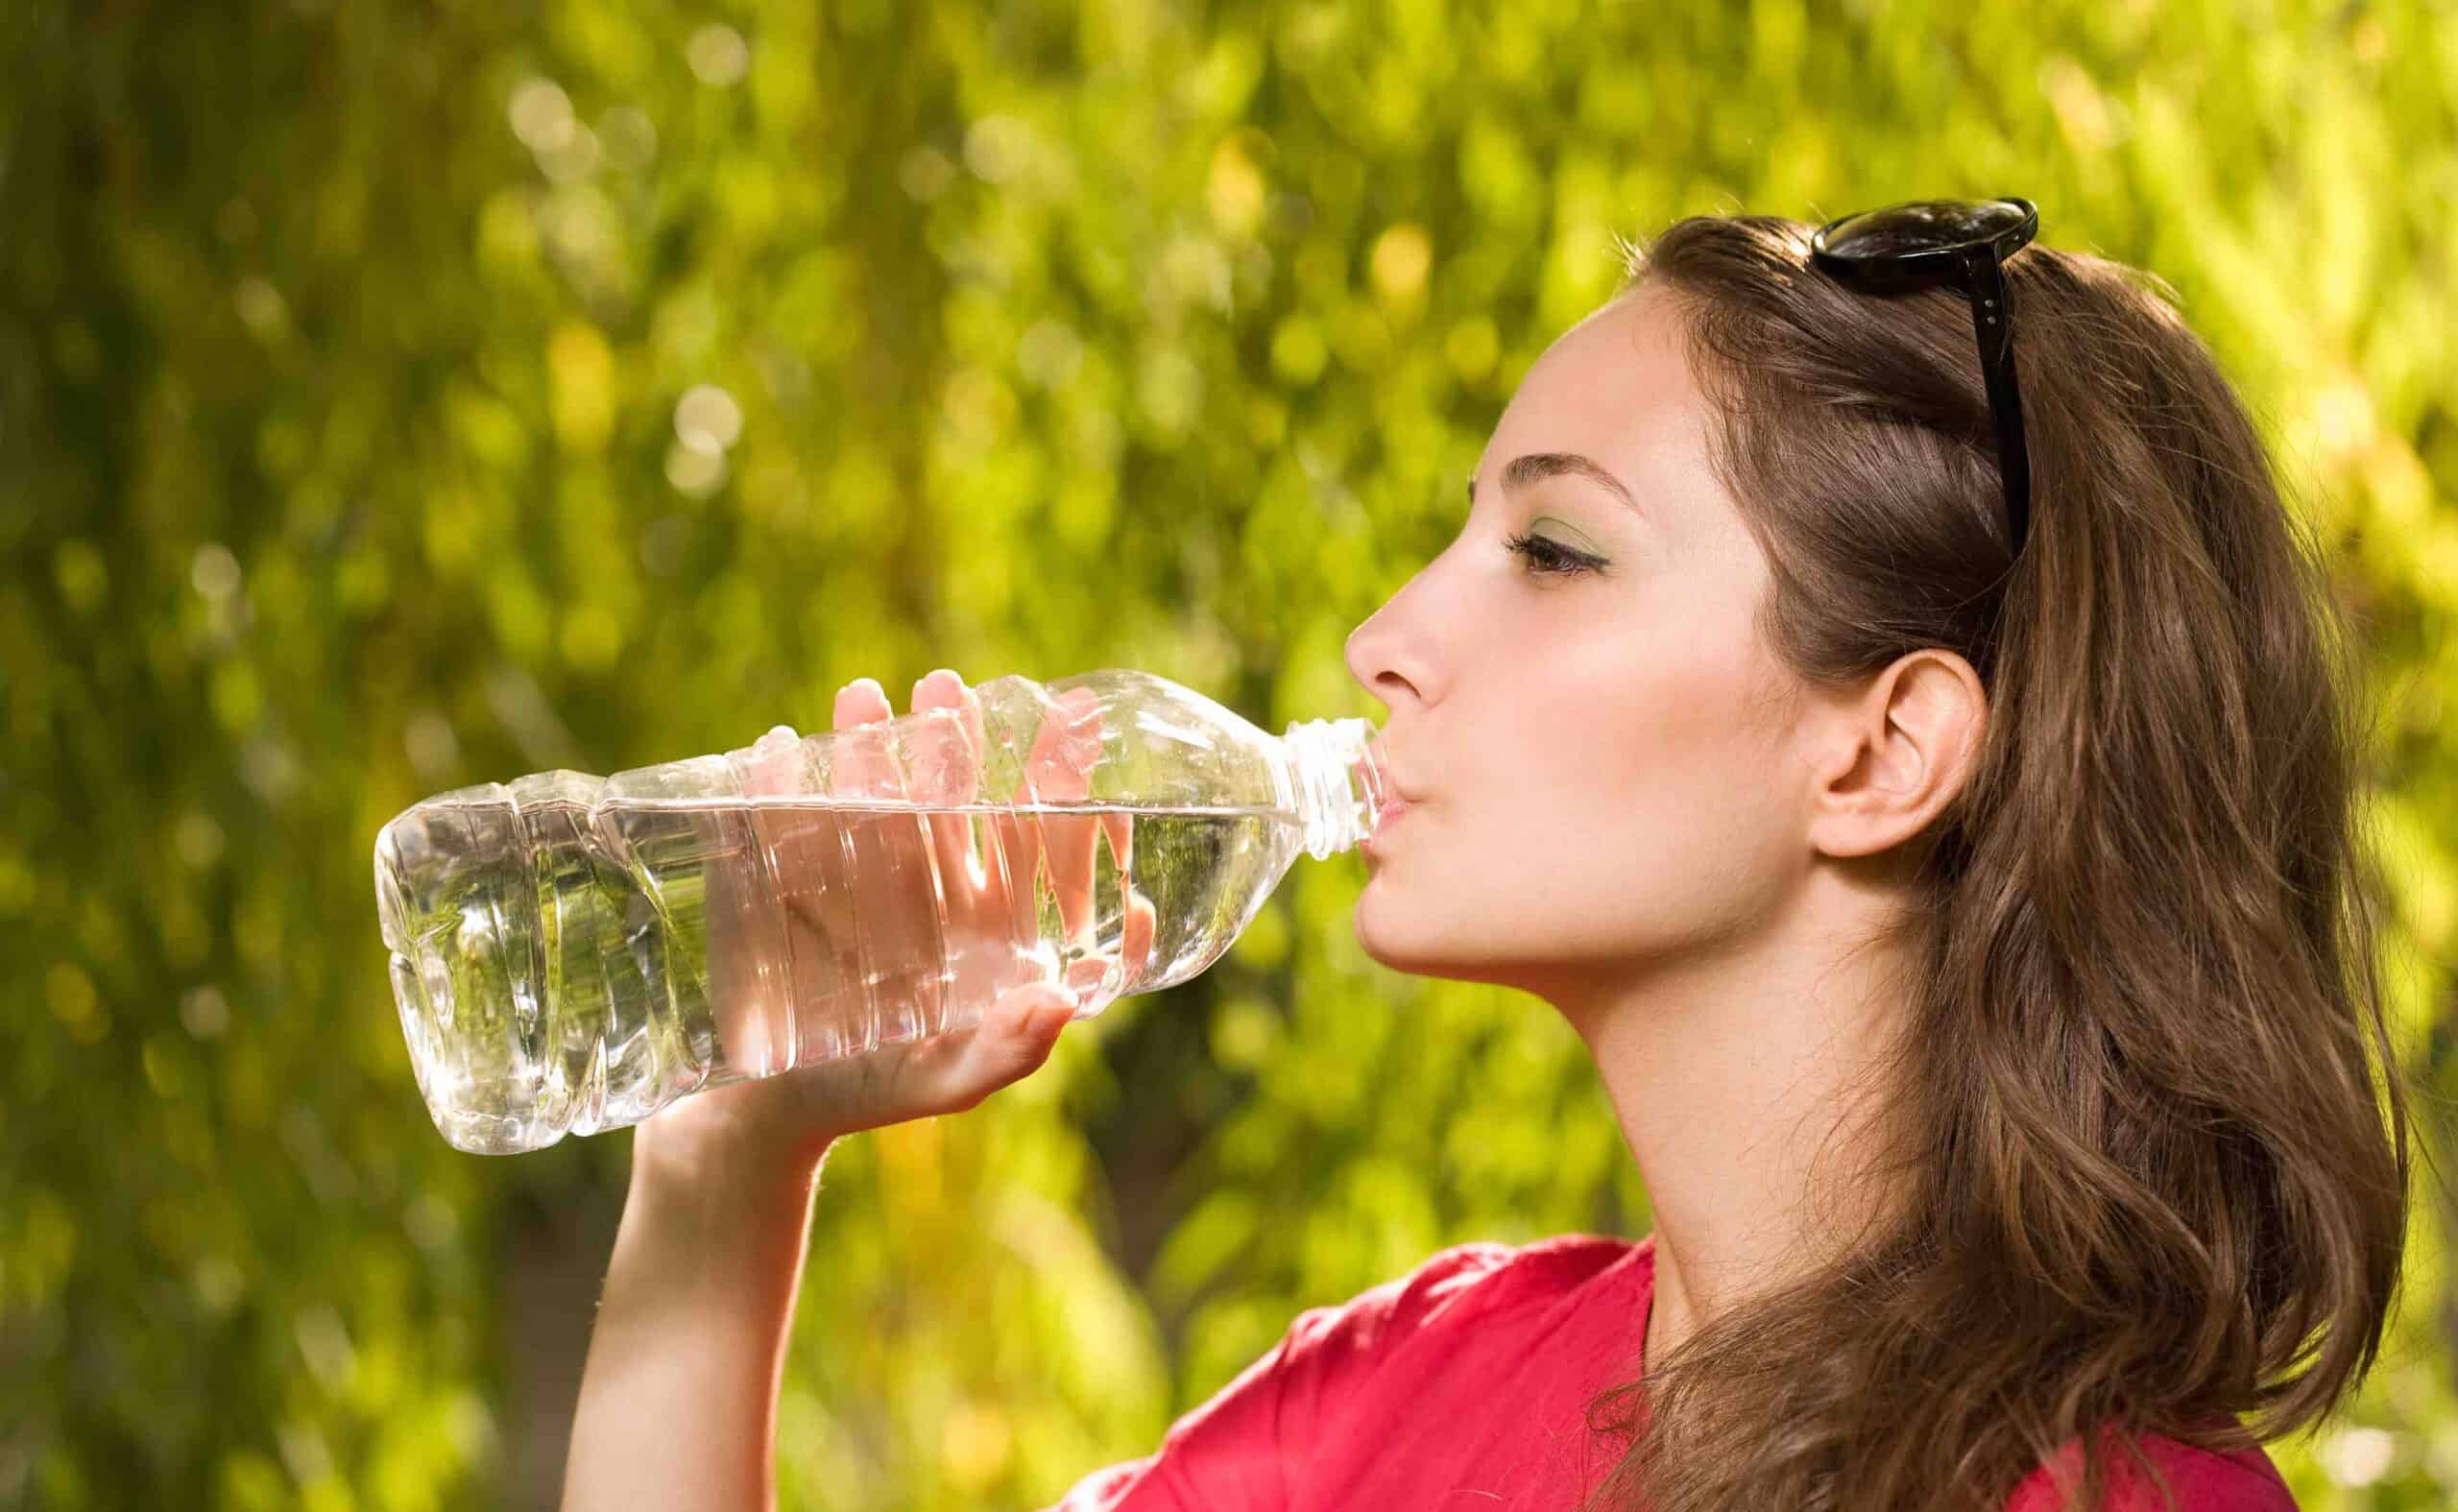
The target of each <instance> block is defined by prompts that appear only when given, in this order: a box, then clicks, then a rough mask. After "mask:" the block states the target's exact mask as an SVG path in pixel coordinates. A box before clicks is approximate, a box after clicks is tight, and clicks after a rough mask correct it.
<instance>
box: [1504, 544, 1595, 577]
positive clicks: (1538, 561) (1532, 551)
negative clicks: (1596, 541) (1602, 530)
mask: <svg viewBox="0 0 2458 1512" xmlns="http://www.w3.org/2000/svg"><path fill="white" fill-rule="evenodd" d="M1502 545H1503V549H1504V550H1505V551H1512V552H1517V553H1518V554H1519V555H1520V556H1523V557H1526V558H1527V559H1528V570H1529V571H1530V572H1543V573H1549V574H1559V575H1564V576H1568V575H1572V574H1576V573H1580V572H1593V571H1595V570H1596V569H1597V568H1599V567H1601V566H1603V565H1604V563H1603V559H1601V558H1598V557H1591V556H1589V555H1588V554H1587V553H1586V552H1584V551H1574V550H1572V549H1571V548H1569V547H1568V546H1565V545H1562V544H1561V543H1559V542H1558V541H1552V540H1546V539H1545V538H1544V537H1542V536H1518V535H1512V536H1506V537H1504V538H1503V542H1502Z"/></svg>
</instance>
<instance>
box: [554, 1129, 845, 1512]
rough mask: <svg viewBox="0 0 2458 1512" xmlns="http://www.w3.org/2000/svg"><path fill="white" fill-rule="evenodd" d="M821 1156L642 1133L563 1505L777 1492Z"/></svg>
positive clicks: (705, 1501)
mask: <svg viewBox="0 0 2458 1512" xmlns="http://www.w3.org/2000/svg"><path fill="white" fill-rule="evenodd" d="M819 1165H820V1161H819V1160H818V1159H813V1160H810V1161H808V1162H804V1163H773V1162H771V1163H761V1162H742V1161H733V1160H725V1159H712V1158H709V1157H707V1156H705V1155H703V1154H701V1153H699V1152H696V1151H691V1150H688V1149H687V1148H678V1147H677V1146H676V1144H675V1142H673V1141H669V1142H667V1143H664V1144H660V1143H659V1142H658V1141H657V1140H656V1139H655V1137H654V1136H653V1135H652V1134H651V1133H650V1132H649V1131H648V1129H647V1126H646V1125H642V1126H640V1127H639V1128H638V1129H636V1130H635V1132H634V1143H633V1158H632V1181H631V1189H630V1191H629V1193H628V1195H627V1196H626V1197H625V1199H624V1205H623V1218H622V1224H621V1227H620V1228H619V1229H618V1230H617V1232H616V1234H615V1237H614V1259H613V1261H612V1263H611V1264H610V1265H609V1267H608V1270H607V1275H606V1290H605V1294H604V1296H603V1298H602V1299H601V1300H600V1302H599V1304H598V1309H597V1320H596V1324H595V1327H594V1329H593V1331H592V1332H591V1334H590V1344H589V1359H588V1363H587V1364H586V1365H585V1366H584V1367H583V1371H582V1375H581V1385H580V1401H579V1405H578V1408H577V1410H576V1412H575V1413H574V1416H573V1420H572V1437H571V1448H570V1452H569V1455H568V1457H567V1459H566V1464H565V1471H564V1503H563V1504H564V1506H565V1508H566V1512H593V1509H597V1508H609V1507H632V1506H655V1507H671V1508H697V1507H708V1508H726V1509H729V1512H731V1509H735V1508H743V1507H764V1506H769V1505H772V1504H773V1503H774V1500H775V1488H776V1475H775V1453H776V1442H775V1428H776V1407H777V1387H778V1381H779V1378H780V1376H781V1375H782V1373H783V1368H784V1357H785V1340H786V1335H787V1333H788V1332H789V1330H790V1327H791V1324H792V1322H793V1312H794V1293H795V1288H796V1285H797V1284H798V1282H799V1280H800V1277H801V1274H802V1266H803V1255H804V1248H805V1244H806V1242H807V1237H808V1234H809V1228H810V1211H811V1201H812V1194H813V1193H814V1192H815V1191H816V1190H817V1189H818V1186H819Z"/></svg>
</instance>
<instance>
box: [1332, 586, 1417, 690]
mask: <svg viewBox="0 0 2458 1512" xmlns="http://www.w3.org/2000/svg"><path fill="white" fill-rule="evenodd" d="M1407 597H1408V592H1407V590H1406V589H1402V590H1401V591H1400V592H1399V593H1397V594H1394V595H1393V596H1392V598H1391V599H1390V601H1389V602H1388V603H1386V604H1385V605H1384V606H1383V607H1382V608H1381V609H1378V610H1376V611H1375V612H1373V613H1371V614H1368V615H1367V616H1365V619H1364V621H1363V622H1362V624H1360V625H1359V626H1358V627H1357V628H1356V629H1355V630H1352V631H1350V632H1349V634H1348V640H1347V642H1346V643H1345V645H1344V646H1343V647H1342V655H1343V657H1344V659H1345V660H1347V662H1348V675H1349V676H1351V677H1353V678H1355V679H1357V684H1358V686H1360V687H1362V688H1363V689H1365V690H1366V691H1367V692H1368V693H1371V694H1373V695H1374V697H1375V698H1376V699H1377V700H1379V701H1380V702H1381V703H1382V704H1383V705H1384V707H1385V708H1394V709H1396V708H1398V707H1399V705H1400V702H1401V700H1403V699H1415V700H1419V701H1422V699H1423V698H1424V687H1425V683H1424V680H1423V669H1422V667H1421V666H1420V665H1419V663H1418V662H1417V661H1416V660H1415V653H1414V652H1413V651H1412V650H1410V649H1409V645H1408V642H1407V641H1406V640H1405V639H1404V637H1403V636H1402V635H1401V633H1400V629H1399V623H1400V615H1399V610H1400V605H1401V601H1402V600H1403V599H1405V598H1407Z"/></svg>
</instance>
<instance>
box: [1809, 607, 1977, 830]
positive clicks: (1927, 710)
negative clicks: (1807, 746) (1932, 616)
mask: <svg viewBox="0 0 2458 1512" xmlns="http://www.w3.org/2000/svg"><path fill="white" fill-rule="evenodd" d="M1987 732H1988V694H1987V693H1986V691H1985V690H1984V689H1983V688H1982V687H1981V684H1980V678H1979V675H1978V674H1977V673H1975V672H1973V671H1972V669H1971V663H1970V662H1968V661H1965V660H1964V659H1963V658H1961V657H1959V656H1957V655H1955V654H1954V653H1953V652H1951V651H1945V650H1940V649H1937V648H1923V649H1921V650H1918V651H1912V652H1907V653H1905V654H1904V655H1903V656H1902V657H1899V658H1897V659H1896V660H1895V661H1894V663H1893V664H1892V665H1891V666H1889V667H1888V668H1887V669H1886V670H1885V671H1883V672H1881V673H1879V674H1878V675H1877V677H1876V679H1875V680H1874V681H1872V682H1871V683H1870V684H1868V687H1867V688H1865V689H1864V690H1863V691H1861V692H1860V693H1859V694H1857V695H1854V696H1852V697H1849V698H1847V699H1844V700H1841V701H1839V702H1837V703H1836V704H1834V705H1833V706H1832V708H1831V709H1830V712H1829V713H1828V715H1827V717H1825V718H1824V719H1822V720H1821V721H1820V722H1819V729H1818V730H1817V731H1816V732H1814V733H1813V734H1812V736H1811V738H1812V739H1813V740H1815V741H1817V742H1818V743H1819V744H1818V749H1819V756H1818V759H1817V760H1816V761H1815V762H1814V764H1813V766H1812V769H1811V773H1810V779H1811V783H1812V786H1811V791H1810V794H1809V805H1810V832H1809V839H1810V844H1811V845H1813V846H1815V847H1816V848H1817V849H1818V850H1819V852H1821V853H1823V854H1826V855H1834V856H1856V855H1872V854H1875V853H1877V852H1882V851H1887V850H1890V849H1892V848H1893V847H1895V846H1898V845H1901V844H1903V843H1904V842H1905V841H1907V840H1910V839H1912V838H1913V837H1915V836H1916V835H1918V834H1919V833H1920V832H1921V831H1922V830H1923V829H1926V828H1928V827H1929V824H1930V823H1931V821H1933V820H1935V819H1936V818H1937V816H1938V813H1939V811H1940V810H1941V809H1943V808H1944V807H1945V806H1946V804H1949V803H1951V802H1953V800H1954V797H1955V795H1956V794H1957V793H1959V792H1961V791H1962V790H1963V785H1964V781H1965V780H1967V779H1968V778H1969V777H1970V775H1971V769H1972V765H1973V762H1974V761H1975V760H1976V758H1977V757H1978V756H1979V754H1980V742H1981V737H1982V736H1983V735H1984V734H1986V733H1987Z"/></svg>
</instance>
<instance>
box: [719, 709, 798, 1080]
mask: <svg viewBox="0 0 2458 1512" xmlns="http://www.w3.org/2000/svg"><path fill="white" fill-rule="evenodd" d="M740 770H741V780H742V788H743V792H744V794H745V795H746V796H748V797H751V798H755V799H757V798H773V797H779V796H783V795H788V794H792V793H796V792H799V791H801V790H802V786H803V781H802V778H803V768H802V741H801V739H800V737H799V736H797V735H796V734H795V733H794V730H793V727H792V726H790V725H777V726H774V727H772V728H771V729H770V730H769V731H768V732H767V733H766V734H764V735H761V736H760V737H759V740H757V741H755V742H754V743H753V745H752V747H751V755H750V757H749V759H748V760H746V761H745V762H744V763H743V765H742V767H741V769H740ZM744 829H745V832H746V847H745V850H744V852H743V853H742V854H740V855H738V856H736V857H735V859H734V860H733V861H732V862H730V863H728V867H730V868H731V870H730V871H728V870H727V868H720V870H721V871H726V872H727V875H726V876H725V878H724V880H725V883H726V889H725V890H726V898H727V902H726V906H725V908H723V909H721V910H720V913H722V914H723V915H725V917H726V918H727V922H728V924H730V925H735V926H736V927H732V928H730V929H729V930H728V931H727V932H726V944H727V948H728V949H729V950H730V951H731V952H732V955H731V959H730V960H729V962H728V964H729V966H730V967H731V968H732V970H731V971H730V972H729V977H730V979H731V980H732V981H733V982H734V983H735V991H733V992H731V993H728V994H725V995H723V1000H722V1001H721V1002H720V1003H718V1004H717V1012H718V1016H719V1019H720V1027H719V1031H718V1034H719V1043H720V1044H723V1045H724V1046H725V1053H726V1057H727V1059H728V1061H729V1062H730V1063H732V1064H734V1065H735V1066H739V1067H741V1068H744V1069H745V1071H746V1072H748V1073H749V1074H751V1075H755V1076H758V1075H765V1074H767V1073H768V1072H770V1071H772V1070H775V1069H777V1068H780V1067H781V1066H783V1064H784V1056H785V1053H786V1049H787V1047H788V1046H789V1045H790V1044H792V1039H791V1033H790V1028H791V1016H792V1013H793V991H792V984H791V983H790V982H789V981H788V980H787V979H786V975H787V973H786V964H785V963H786V960H787V951H786V947H785V943H784V941H783V937H782V936H781V935H779V934H778V933H777V917H776V915H775V914H774V913H773V912H772V911H771V910H770V909H768V908H763V907H760V906H759V905H758V903H757V902H756V901H755V900H759V899H760V898H761V897H762V896H763V894H764V893H765V891H766V888H767V885H768V878H770V877H771V876H775V875H776V874H777V870H778V868H779V866H780V864H781V863H780V861H779V859H778V855H777V852H778V850H779V848H780V846H781V845H782V844H783V843H784V841H785V840H786V839H787V833H786V822H785V821H783V820H782V819H781V818H780V817H779V816H777V815H776V814H774V813H772V812H770V811H769V810H768V809H767V808H766V807H764V806H763V805H761V804H753V805H752V809H751V814H750V817H749V820H748V822H747V823H746V824H745V826H744ZM737 911H741V912H740V913H739V916H737Z"/></svg>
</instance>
